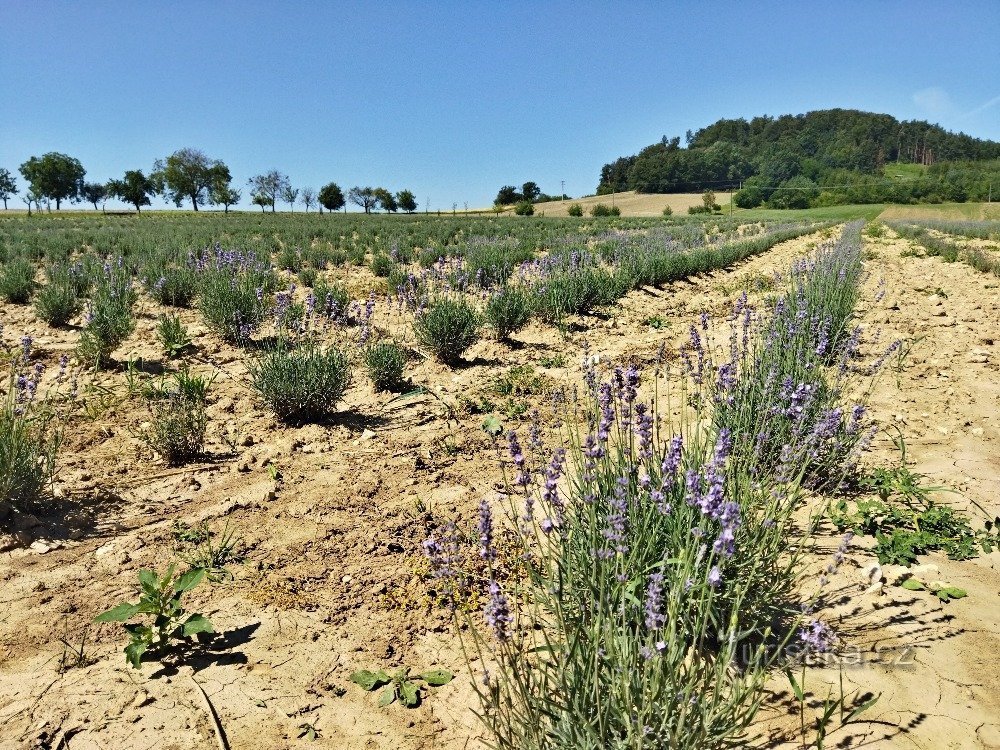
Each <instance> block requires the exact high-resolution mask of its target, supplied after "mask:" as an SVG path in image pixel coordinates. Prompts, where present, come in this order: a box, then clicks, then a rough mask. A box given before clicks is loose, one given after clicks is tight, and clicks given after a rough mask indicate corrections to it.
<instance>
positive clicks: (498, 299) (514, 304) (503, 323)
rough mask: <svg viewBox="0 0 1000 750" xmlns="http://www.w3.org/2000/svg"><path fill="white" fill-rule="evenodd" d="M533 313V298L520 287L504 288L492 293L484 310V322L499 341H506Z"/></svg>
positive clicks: (522, 326) (524, 324)
mask: <svg viewBox="0 0 1000 750" xmlns="http://www.w3.org/2000/svg"><path fill="white" fill-rule="evenodd" d="M533 312H534V305H533V297H532V295H531V293H530V292H529V291H527V290H526V289H524V288H523V287H520V286H505V287H503V288H502V289H500V291H498V292H496V293H494V294H493V295H492V296H491V297H490V298H489V300H488V301H487V303H486V310H485V313H486V321H487V322H488V323H489V325H490V326H491V327H492V328H493V331H494V332H495V334H496V337H497V339H498V340H499V341H506V340H507V339H509V338H510V336H511V335H512V334H515V333H517V332H518V331H520V330H521V329H522V328H524V326H526V325H527V324H528V321H529V320H530V319H531V315H532V313H533Z"/></svg>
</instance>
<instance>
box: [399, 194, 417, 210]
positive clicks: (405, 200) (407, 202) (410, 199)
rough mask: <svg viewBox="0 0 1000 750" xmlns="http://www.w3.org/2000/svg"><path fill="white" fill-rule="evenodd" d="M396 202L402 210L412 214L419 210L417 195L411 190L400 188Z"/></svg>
mask: <svg viewBox="0 0 1000 750" xmlns="http://www.w3.org/2000/svg"><path fill="white" fill-rule="evenodd" d="M396 203H397V204H398V205H399V208H400V209H401V210H402V211H406V213H408V214H412V213H413V212H414V211H416V210H417V197H416V196H415V195H414V194H413V193H412V192H410V191H409V190H400V191H399V192H398V193H396Z"/></svg>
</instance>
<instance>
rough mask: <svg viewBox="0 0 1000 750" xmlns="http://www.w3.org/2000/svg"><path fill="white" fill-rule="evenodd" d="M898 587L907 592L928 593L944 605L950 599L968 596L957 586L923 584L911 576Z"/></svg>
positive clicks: (939, 583) (933, 582) (933, 583)
mask: <svg viewBox="0 0 1000 750" xmlns="http://www.w3.org/2000/svg"><path fill="white" fill-rule="evenodd" d="M899 585H900V586H902V587H903V588H904V589H906V590H907V591H930V592H931V593H932V594H934V596H936V597H937V598H938V599H940V600H941V601H942V602H944V603H945V604H947V603H948V602H950V601H951V600H952V599H964V598H965V597H967V596H968V595H969V594H968V592H966V590H965V589H960V588H958V587H957V586H947V585H945V584H943V583H942V582H941V581H932V582H931V583H926V584H925V583H924V582H923V581H921V580H919V579H917V578H913V577H912V576H911V577H909V578H906V579H904V580H903V582H902V583H901V584H899Z"/></svg>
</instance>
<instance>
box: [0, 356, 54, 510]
mask: <svg viewBox="0 0 1000 750" xmlns="http://www.w3.org/2000/svg"><path fill="white" fill-rule="evenodd" d="M30 379H31V376H27V380H28V381H30ZM19 383H22V381H21V380H20V378H19V377H18V374H17V373H16V372H15V368H12V370H11V374H10V377H9V378H8V381H7V388H6V393H4V394H3V402H2V403H0V501H3V502H6V503H10V504H11V505H12V506H13V507H15V508H18V509H23V508H24V507H26V506H27V505H30V504H31V503H34V502H36V501H38V500H39V499H40V498H41V497H42V495H43V494H44V492H45V489H46V487H47V485H48V483H49V480H50V479H51V478H52V472H53V470H54V469H55V459H56V451H57V450H58V447H59V442H60V434H59V432H58V430H55V429H53V428H52V426H51V421H50V420H49V419H48V416H47V413H46V412H45V410H42V409H35V408H33V407H34V404H33V395H34V386H35V385H36V383H33V384H32V386H31V393H30V394H29V393H28V392H27V391H28V388H27V387H26V386H24V385H19Z"/></svg>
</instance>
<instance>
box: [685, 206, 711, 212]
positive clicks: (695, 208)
mask: <svg viewBox="0 0 1000 750" xmlns="http://www.w3.org/2000/svg"><path fill="white" fill-rule="evenodd" d="M688 213H689V214H710V213H712V207H711V206H704V205H701V206H688Z"/></svg>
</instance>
